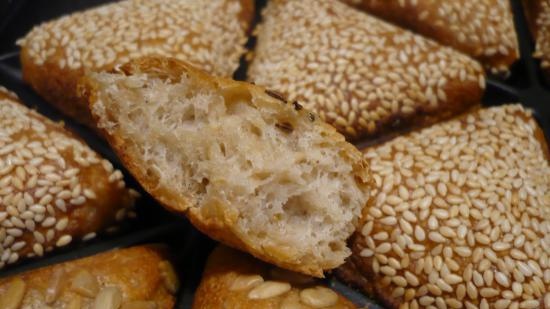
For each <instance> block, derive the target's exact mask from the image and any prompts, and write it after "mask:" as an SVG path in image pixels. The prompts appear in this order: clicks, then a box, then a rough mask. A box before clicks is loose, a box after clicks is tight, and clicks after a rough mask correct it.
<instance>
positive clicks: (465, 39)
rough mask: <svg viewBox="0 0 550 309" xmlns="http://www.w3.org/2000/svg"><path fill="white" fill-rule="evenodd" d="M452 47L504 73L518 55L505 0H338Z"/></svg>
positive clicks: (511, 20)
mask: <svg viewBox="0 0 550 309" xmlns="http://www.w3.org/2000/svg"><path fill="white" fill-rule="evenodd" d="M341 1H343V2H346V3H349V4H352V5H355V6H356V7H358V8H361V9H363V10H365V11H366V12H369V13H371V14H373V15H376V16H379V17H381V18H383V19H385V20H388V21H390V22H393V23H395V24H397V25H400V26H402V27H404V28H406V29H411V30H412V31H414V32H416V33H419V34H422V35H425V36H426V37H428V38H432V39H434V40H435V41H437V42H439V43H441V44H443V45H447V46H451V47H453V48H456V49H457V50H459V51H462V52H463V53H465V54H468V55H470V56H472V57H473V58H475V59H477V60H479V61H480V62H481V63H483V65H484V66H485V68H486V69H487V71H489V72H491V73H492V74H495V75H500V76H502V77H507V76H508V75H509V74H510V66H511V65H512V64H513V63H514V62H516V61H517V60H518V59H519V57H520V54H519V47H518V39H517V34H516V29H515V26H514V16H513V14H512V8H511V5H510V1H509V0H437V1H434V0H341Z"/></svg>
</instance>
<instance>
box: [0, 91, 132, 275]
mask: <svg viewBox="0 0 550 309" xmlns="http://www.w3.org/2000/svg"><path fill="white" fill-rule="evenodd" d="M136 196H137V192H135V191H133V190H128V189H127V188H126V185H125V183H124V180H123V179H122V173H121V172H120V171H118V170H115V169H113V166H112V165H111V163H109V162H108V161H107V160H104V159H102V158H101V157H100V156H99V155H98V154H97V153H95V152H94V151H93V150H91V149H90V148H89V147H88V146H87V145H86V144H84V143H83V142H82V141H80V140H79V139H77V138H76V137H74V136H73V135H72V134H71V133H69V132H68V131H67V130H66V129H65V128H63V125H61V124H58V123H54V122H52V121H50V120H49V119H47V118H45V117H43V116H41V115H39V114H38V113H36V112H34V111H33V110H30V109H28V108H27V107H25V106H24V105H23V104H21V102H20V101H19V100H18V99H17V97H16V96H15V95H14V94H13V93H11V92H8V91H7V90H6V89H5V88H3V87H0V268H2V267H4V266H6V265H8V264H13V263H15V262H17V261H18V260H20V259H21V258H29V257H41V256H42V255H44V254H46V252H49V251H52V250H54V249H56V248H59V247H64V246H67V245H69V244H70V243H72V242H75V241H80V240H82V239H84V240H87V239H90V238H93V237H94V236H95V235H96V233H97V232H99V231H102V230H103V229H105V228H108V227H114V225H115V224H116V223H117V222H119V221H122V220H124V219H125V218H126V217H127V215H129V214H132V213H133V210H132V207H133V204H134V199H135V197H136Z"/></svg>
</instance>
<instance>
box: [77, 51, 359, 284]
mask: <svg viewBox="0 0 550 309" xmlns="http://www.w3.org/2000/svg"><path fill="white" fill-rule="evenodd" d="M81 92H82V95H83V96H84V97H87V98H88V100H89V102H90V110H91V113H92V115H93V116H94V118H95V120H96V124H97V126H98V128H100V129H101V130H103V131H104V134H105V135H106V138H107V139H108V141H109V143H110V144H111V146H113V148H114V149H115V151H116V152H117V153H118V155H119V156H120V157H121V159H122V161H123V163H124V164H125V166H126V167H127V168H128V169H129V170H130V172H131V173H133V174H134V176H135V177H136V178H137V180H138V181H139V182H140V183H141V184H142V185H143V187H144V188H145V189H146V190H147V191H148V192H150V193H151V194H152V195H153V196H154V197H155V198H156V199H158V200H159V201H160V202H161V203H162V204H164V205H165V206H166V207H167V208H168V209H170V210H173V211H175V212H179V213H184V214H185V215H187V216H188V217H189V219H190V220H191V222H192V223H193V224H194V225H195V226H196V227H197V228H198V229H200V230H201V231H203V232H204V233H206V234H207V235H209V236H211V237H212V238H214V239H217V240H219V241H222V242H224V243H226V244H228V245H231V246H233V247H237V248H240V249H243V250H245V251H248V252H250V253H251V254H253V255H254V256H256V257H258V258H260V259H262V260H264V261H267V262H270V263H273V264H276V265H278V266H280V267H282V268H287V269H290V270H294V271H297V272H301V273H304V274H309V275H313V276H317V277H322V276H323V270H327V269H332V268H335V267H337V266H338V265H340V264H342V263H343V262H344V259H345V258H346V257H347V256H348V255H349V253H350V250H349V249H348V248H347V247H346V239H347V238H348V236H349V235H350V234H351V233H352V232H353V230H354V227H355V225H356V224H357V223H358V219H359V216H360V214H361V211H362V209H363V207H364V205H365V203H366V202H367V200H368V197H369V185H370V174H369V171H368V168H367V164H366V162H365V160H364V158H363V155H362V154H361V153H360V152H359V151H358V150H357V149H356V148H355V147H354V146H353V145H351V144H349V143H347V142H346V141H345V139H344V137H343V136H342V135H340V134H338V133H337V132H336V131H335V129H334V128H332V127H331V126H329V125H327V124H325V123H324V122H322V121H320V120H319V119H318V117H317V116H316V115H314V114H312V113H310V112H308V111H306V110H304V109H303V108H302V106H301V105H299V104H298V103H296V102H294V103H289V102H287V101H286V100H285V99H284V98H283V97H281V96H280V95H278V94H277V93H274V92H271V91H269V90H265V89H264V88H262V87H258V86H255V85H252V84H248V83H244V82H236V81H233V80H229V79H223V78H216V77H213V76H210V75H207V74H206V73H204V72H202V71H199V70H197V69H195V68H193V67H192V66H190V65H188V64H186V63H184V62H181V61H179V60H176V59H170V58H157V57H145V58H141V59H137V60H134V61H131V62H130V63H128V64H126V65H123V66H121V67H120V68H119V69H118V70H117V71H115V72H113V73H91V74H89V75H88V76H87V77H86V78H85V79H84V80H83V81H82V84H81Z"/></svg>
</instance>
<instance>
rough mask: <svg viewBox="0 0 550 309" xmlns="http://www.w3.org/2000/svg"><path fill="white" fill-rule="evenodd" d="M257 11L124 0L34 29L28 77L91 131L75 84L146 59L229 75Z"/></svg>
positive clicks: (27, 41) (244, 5)
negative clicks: (170, 60) (94, 72)
mask: <svg viewBox="0 0 550 309" xmlns="http://www.w3.org/2000/svg"><path fill="white" fill-rule="evenodd" d="M252 14H253V2H252V1H251V0H221V1H197V0H169V1H164V0H126V1H120V2H116V3H113V4H107V5H103V6H100V7H97V8H94V9H90V10H86V11H82V12H77V13H73V14H71V15H67V16H64V17H61V18H59V19H56V20H53V21H50V22H47V23H44V24H41V25H39V26H36V27H34V28H33V29H32V30H31V31H30V32H29V33H28V34H27V35H26V36H25V37H24V38H22V39H20V40H19V41H18V44H19V45H20V46H21V47H22V50H21V62H22V66H23V77H24V79H25V80H26V81H27V82H28V83H29V84H31V86H32V87H33V88H34V89H35V90H36V91H37V92H38V93H39V94H40V95H41V96H43V97H44V98H45V99H46V100H47V101H49V102H50V103H52V104H54V105H55V106H56V107H57V108H58V109H59V110H61V111H63V112H65V113H66V114H67V115H69V116H71V117H74V118H76V119H77V120H79V121H81V122H83V123H85V124H88V125H90V126H92V121H91V118H90V116H89V113H88V111H87V110H86V102H85V101H84V100H81V99H79V98H78V96H77V93H76V87H77V82H78V80H79V78H80V77H81V76H82V75H83V74H84V72H85V71H89V70H110V69H112V68H114V67H116V66H117V65H120V64H124V63H126V62H128V61H129V60H131V59H136V58H139V57H142V56H146V55H158V56H167V57H174V58H177V59H181V60H185V61H186V62H189V63H191V64H193V65H195V66H197V67H199V68H201V69H203V70H206V71H208V72H209V73H212V74H214V75H219V76H224V77H230V76H231V75H232V74H233V72H234V71H235V70H236V69H237V67H238V65H239V58H240V56H241V55H242V54H243V53H244V51H245V49H244V44H245V42H246V40H247V32H248V28H249V26H250V22H251V19H252Z"/></svg>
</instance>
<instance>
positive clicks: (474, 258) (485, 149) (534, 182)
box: [338, 104, 550, 309]
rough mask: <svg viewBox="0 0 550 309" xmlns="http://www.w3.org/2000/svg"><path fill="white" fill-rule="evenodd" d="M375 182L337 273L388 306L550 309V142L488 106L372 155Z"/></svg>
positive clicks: (508, 110)
mask: <svg viewBox="0 0 550 309" xmlns="http://www.w3.org/2000/svg"><path fill="white" fill-rule="evenodd" d="M365 153H366V156H367V157H368V158H369V163H370V164H371V169H372V171H373V178H374V179H375V181H376V185H375V188H374V189H373V198H372V199H371V200H370V201H369V203H368V206H367V208H368V210H365V213H366V215H365V216H364V218H363V220H364V222H363V223H362V225H363V226H362V227H361V228H360V229H358V230H357V232H356V233H355V235H354V237H352V238H351V240H350V245H351V246H352V250H353V255H352V257H351V258H349V259H348V260H347V261H348V262H349V263H346V264H345V265H346V266H345V267H342V268H339V271H338V273H339V275H340V276H341V277H342V279H344V280H345V281H347V282H349V283H352V284H354V285H356V286H359V287H360V288H362V289H363V291H365V292H367V293H369V294H370V295H374V296H376V297H377V298H378V300H379V301H380V302H381V304H382V305H384V307H385V308H390V309H398V308H431V307H435V308H465V309H468V308H508V309H511V308H533V309H534V308H537V309H541V308H550V299H549V297H550V296H548V291H549V285H548V283H549V280H548V279H549V276H550V263H548V254H549V252H550V164H549V158H550V157H549V155H548V144H547V143H546V141H545V138H544V133H543V132H542V130H541V129H540V127H538V125H537V123H536V121H535V118H534V117H533V115H532V112H531V111H530V110H526V109H524V108H523V107H522V106H521V105H519V104H511V105H502V106H497V107H490V108H483V109H479V110H478V111H475V112H472V113H468V114H465V115H463V116H461V117H457V118H455V119H453V120H450V121H447V122H443V123H440V124H436V125H433V126H431V127H429V128H426V129H423V130H420V131H417V132H414V133H411V134H408V135H405V136H401V137H398V138H396V139H394V140H392V141H390V142H388V143H385V144H383V145H380V146H377V147H372V148H368V149H366V150H365Z"/></svg>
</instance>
